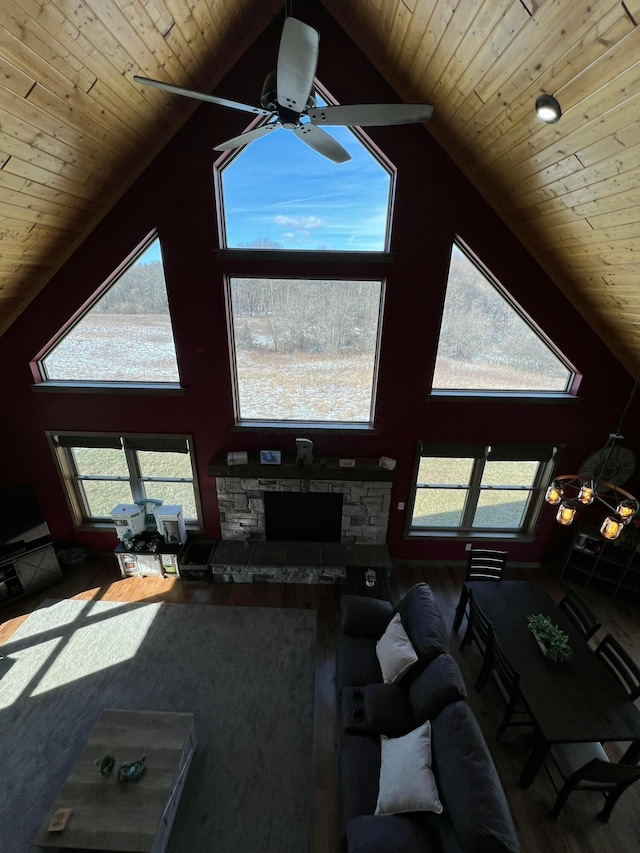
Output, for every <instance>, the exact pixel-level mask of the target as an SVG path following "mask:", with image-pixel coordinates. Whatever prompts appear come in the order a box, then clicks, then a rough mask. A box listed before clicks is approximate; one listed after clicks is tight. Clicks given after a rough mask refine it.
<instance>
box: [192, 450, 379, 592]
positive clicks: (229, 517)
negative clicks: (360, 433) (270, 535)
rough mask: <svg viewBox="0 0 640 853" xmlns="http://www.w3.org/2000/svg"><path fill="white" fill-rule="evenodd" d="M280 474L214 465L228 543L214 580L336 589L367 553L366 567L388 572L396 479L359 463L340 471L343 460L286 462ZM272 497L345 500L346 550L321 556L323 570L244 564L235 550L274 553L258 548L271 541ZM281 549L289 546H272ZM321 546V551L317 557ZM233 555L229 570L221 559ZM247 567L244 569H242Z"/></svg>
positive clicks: (372, 464)
mask: <svg viewBox="0 0 640 853" xmlns="http://www.w3.org/2000/svg"><path fill="white" fill-rule="evenodd" d="M274 467H275V466H265V465H259V464H255V463H254V464H249V465H247V466H228V465H226V460H225V461H224V463H223V460H222V459H221V458H218V459H215V458H214V459H213V460H211V462H210V464H209V473H210V474H211V475H212V476H215V477H216V491H217V496H218V506H219V509H220V531H221V535H222V541H221V542H220V543H219V545H218V547H217V548H216V552H215V555H214V556H216V557H217V555H218V554H219V555H220V560H216V563H217V564H218V565H214V567H213V571H214V574H215V573H218V574H223V575H226V577H225V578H224V579H227V580H231V579H233V580H234V581H252V580H273V581H280V582H281V581H290V582H296V583H322V582H324V583H332V582H334V583H335V582H337V581H339V580H341V579H342V578H343V577H344V575H345V571H344V567H345V564H348V563H350V562H353V563H358V562H359V557H360V558H362V556H363V555H364V554H365V553H366V555H367V559H372V558H374V559H380V560H381V561H382V564H385V565H388V567H390V560H389V559H388V552H387V549H386V546H385V542H386V536H387V525H388V521H389V508H390V506H391V487H392V481H393V478H394V473H395V472H392V471H388V470H386V469H382V468H380V467H379V466H378V465H377V461H375V460H358V461H357V465H356V467H355V468H348V469H343V468H340V467H339V466H338V463H337V460H330V461H328V462H327V461H326V460H322V461H321V462H320V463H314V464H313V465H310V466H305V467H302V468H301V467H298V466H296V465H295V464H294V463H293V462H292V461H289V462H288V463H287V461H286V460H285V463H284V464H283V465H282V466H278V468H277V469H276V470H274ZM265 469H266V470H265ZM267 491H282V492H306V491H309V492H330V493H340V494H342V495H343V506H342V526H341V538H340V545H337V544H333V545H331V546H327V547H326V548H324V549H322V556H320V557H318V561H317V562H315V561H314V565H292V564H291V558H290V557H289V558H288V559H287V560H286V561H285V562H286V563H287V565H280V566H274V565H267V564H264V565H260V566H256V564H255V558H254V560H253V563H252V559H251V556H249V557H244V556H243V555H244V554H246V553H247V550H246V549H241V548H238V547H237V546H240V545H241V543H245V545H247V546H249V545H251V544H252V543H254V544H256V548H255V552H260V553H261V554H267V553H269V552H270V551H272V550H273V551H275V549H268V548H265V547H264V546H262V547H260V548H259V547H257V543H264V542H265V539H266V534H265V514H264V493H265V492H267ZM268 544H270V543H267V545H268ZM277 544H281V545H285V544H286V543H273V545H277ZM288 544H289V545H290V546H291V547H290V548H289V550H290V552H292V553H296V552H299V551H300V552H303V551H304V550H305V549H300V548H296V547H295V546H296V544H297V543H288ZM300 544H302V543H300ZM310 544H313V543H310ZM321 545H322V543H316V548H317V550H318V554H319V553H320V547H321ZM366 546H373V547H366ZM306 550H308V549H306ZM382 552H384V553H382ZM227 553H228V554H229V555H230V558H231V555H238V556H234V557H233V564H231V563H229V564H225V561H224V557H223V556H222V555H224V554H227ZM325 554H327V555H328V554H331V557H330V558H328V559H325ZM241 562H244V565H240V563H241ZM267 562H268V561H267ZM327 563H335V565H327ZM220 579H223V578H220Z"/></svg>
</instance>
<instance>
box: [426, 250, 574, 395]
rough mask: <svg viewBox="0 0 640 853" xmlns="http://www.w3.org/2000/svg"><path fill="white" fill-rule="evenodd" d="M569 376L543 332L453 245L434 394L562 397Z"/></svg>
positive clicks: (470, 259) (566, 387) (469, 255)
mask: <svg viewBox="0 0 640 853" xmlns="http://www.w3.org/2000/svg"><path fill="white" fill-rule="evenodd" d="M573 377H574V372H573V370H572V368H571V367H570V365H569V364H568V362H566V361H565V360H564V359H563V358H562V357H561V356H560V354H559V353H558V352H557V351H555V350H554V348H553V345H552V344H551V342H550V341H548V340H546V339H545V337H544V334H543V333H542V331H541V330H540V329H538V328H537V327H536V326H535V325H534V323H533V322H532V320H531V319H530V318H528V317H526V316H525V314H524V312H523V311H522V310H521V309H520V308H519V307H518V306H517V305H516V304H515V302H514V301H513V300H512V299H511V298H510V297H509V295H508V294H507V293H506V291H505V290H504V289H503V288H502V287H501V286H500V285H499V284H498V283H497V282H496V281H495V280H493V279H492V278H491V277H490V275H489V273H488V272H487V271H485V270H483V269H482V268H481V267H480V264H479V262H478V261H477V260H475V259H474V258H472V256H471V254H470V253H469V252H468V251H467V250H466V249H463V248H462V246H461V245H460V244H457V243H454V245H453V248H452V252H451V265H450V267H449V278H448V281H447V293H446V297H445V303H444V311H443V315H442V325H441V327H440V340H439V342H438V354H437V357H436V367H435V371H434V377H433V390H434V391H449V390H456V391H481V392H482V391H486V392H520V393H522V392H532V393H552V392H553V393H562V392H567V391H569V389H570V387H571V383H572V381H573Z"/></svg>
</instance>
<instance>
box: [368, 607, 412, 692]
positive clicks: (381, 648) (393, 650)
mask: <svg viewBox="0 0 640 853" xmlns="http://www.w3.org/2000/svg"><path fill="white" fill-rule="evenodd" d="M376 655H377V656H378V661H379V662H380V669H381V670H382V680H383V681H384V683H385V684H394V683H395V682H396V681H400V679H401V678H402V676H403V675H404V674H405V672H407V670H409V669H411V667H412V666H413V665H414V663H415V662H416V661H417V660H418V655H417V654H416V652H415V649H414V648H413V646H412V645H411V640H410V639H409V637H407V632H406V631H405V630H404V628H403V626H402V620H401V619H400V614H399V613H396V615H395V616H394V617H393V619H392V620H391V621H390V622H389V624H388V625H387V628H386V630H385V632H384V634H383V635H382V636H381V637H380V639H379V640H378V642H377V643H376Z"/></svg>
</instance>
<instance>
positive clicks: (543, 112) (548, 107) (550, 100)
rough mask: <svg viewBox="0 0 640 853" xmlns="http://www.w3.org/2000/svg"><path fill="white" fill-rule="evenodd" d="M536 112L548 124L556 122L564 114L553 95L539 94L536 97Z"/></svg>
mask: <svg viewBox="0 0 640 853" xmlns="http://www.w3.org/2000/svg"><path fill="white" fill-rule="evenodd" d="M536 114H537V116H538V118H539V119H542V121H545V122H546V123H547V124H555V123H556V122H557V121H558V119H559V118H560V116H561V115H562V110H561V109H560V104H559V103H558V102H557V101H556V99H555V98H554V97H553V95H539V96H538V98H537V99H536Z"/></svg>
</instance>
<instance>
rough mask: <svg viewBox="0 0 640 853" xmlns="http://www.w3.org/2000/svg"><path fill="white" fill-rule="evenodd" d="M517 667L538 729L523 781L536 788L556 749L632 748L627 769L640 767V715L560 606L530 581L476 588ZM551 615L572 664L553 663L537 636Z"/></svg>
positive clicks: (480, 584) (476, 597) (499, 639)
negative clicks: (534, 629) (535, 626)
mask: <svg viewBox="0 0 640 853" xmlns="http://www.w3.org/2000/svg"><path fill="white" fill-rule="evenodd" d="M469 586H470V587H471V589H472V590H473V597H474V601H475V602H476V604H477V605H478V606H479V607H480V609H481V610H482V611H483V613H484V614H485V615H486V617H487V618H488V619H489V621H490V622H491V623H492V624H493V628H494V632H495V637H496V640H497V642H498V643H499V644H500V647H501V648H502V650H503V652H504V654H505V655H506V658H507V660H508V661H509V663H510V664H511V665H512V666H513V667H514V668H515V669H516V670H517V672H518V673H519V674H520V693H521V696H522V699H523V700H524V702H525V703H526V705H527V708H528V709H529V712H530V714H531V717H532V718H533V721H534V723H535V728H534V733H533V738H532V750H531V752H530V754H529V757H528V759H527V760H526V762H525V765H524V767H523V770H522V773H521V775H520V785H521V786H522V787H523V788H528V787H529V785H531V783H532V782H533V780H534V779H535V777H536V775H537V773H538V771H539V770H540V768H541V767H542V765H543V763H544V761H545V758H546V756H547V753H548V751H549V749H550V748H551V746H552V745H553V744H558V743H588V742H600V743H606V742H624V743H627V742H630V746H629V747H628V749H627V750H626V752H625V753H624V755H623V757H622V759H621V761H623V762H625V763H630V764H636V763H637V762H638V760H639V759H640V709H639V708H638V707H637V706H636V705H635V703H634V702H632V701H631V699H630V698H629V696H628V694H627V692H626V690H625V688H624V687H623V685H622V683H621V682H620V681H619V679H618V678H617V677H616V676H615V675H614V674H613V672H612V671H611V670H610V669H609V667H608V666H607V665H606V664H605V663H604V662H603V661H602V660H601V659H600V657H599V656H598V655H597V654H596V653H595V651H594V649H593V648H592V647H591V646H590V645H589V643H588V642H587V641H586V640H585V639H584V637H583V636H582V634H581V633H580V631H579V630H578V629H577V628H576V627H575V626H574V625H573V623H572V622H571V621H570V620H569V618H568V617H567V616H566V614H565V613H564V611H563V610H561V609H560V607H559V606H558V604H557V603H556V602H555V601H554V600H553V598H552V597H551V595H550V594H549V592H548V591H547V589H546V588H545V587H544V586H543V585H542V584H540V583H537V582H536V581H530V580H500V581H483V582H477V583H473V582H471V583H470V584H469ZM540 613H541V614H543V615H544V616H547V617H548V618H549V619H550V620H551V622H552V623H553V624H554V625H557V626H558V627H559V628H560V629H561V630H562V631H564V632H565V633H566V634H567V636H568V638H569V645H570V647H571V650H572V654H571V657H570V659H569V660H567V661H559V662H554V661H553V660H552V659H551V658H549V657H547V656H545V654H544V653H543V651H542V649H541V648H540V646H539V645H538V642H537V641H536V639H535V637H534V636H533V634H532V633H531V631H530V630H529V626H528V621H529V616H532V615H537V614H540Z"/></svg>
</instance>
